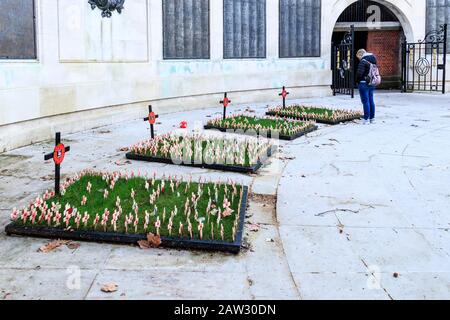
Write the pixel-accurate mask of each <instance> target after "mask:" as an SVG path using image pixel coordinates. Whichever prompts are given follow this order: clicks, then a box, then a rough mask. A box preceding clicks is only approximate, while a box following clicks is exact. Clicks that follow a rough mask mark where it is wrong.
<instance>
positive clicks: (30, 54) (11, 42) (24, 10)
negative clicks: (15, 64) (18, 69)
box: [0, 0, 37, 59]
mask: <svg viewBox="0 0 450 320" xmlns="http://www.w3.org/2000/svg"><path fill="white" fill-rule="evenodd" d="M34 8H35V7H34V0H1V1H0V59H36V58H37V57H36V30H35V19H34V16H35V15H34Z"/></svg>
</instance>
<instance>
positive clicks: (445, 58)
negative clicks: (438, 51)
mask: <svg viewBox="0 0 450 320" xmlns="http://www.w3.org/2000/svg"><path fill="white" fill-rule="evenodd" d="M446 69H447V24H444V69H443V71H442V72H443V77H444V80H443V82H442V94H445V85H446V82H447V79H446V76H447V73H446V71H447V70H446Z"/></svg>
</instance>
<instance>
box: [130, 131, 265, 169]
mask: <svg viewBox="0 0 450 320" xmlns="http://www.w3.org/2000/svg"><path fill="white" fill-rule="evenodd" d="M183 139H184V138H183V137H179V140H178V141H179V142H180V143H181V142H182V141H183ZM212 141H215V142H216V146H220V148H221V150H223V149H224V145H225V144H226V143H227V141H228V140H225V139H216V140H210V141H208V140H203V141H201V149H202V151H203V152H202V159H195V152H193V155H192V157H190V158H188V159H185V157H183V158H182V159H181V160H183V163H186V162H188V163H189V164H193V163H198V162H200V163H208V164H211V160H207V159H205V156H204V155H205V150H209V149H210V148H212V144H211V142H212ZM198 142H199V141H198V140H192V143H191V145H192V150H193V151H195V150H196V148H198ZM162 146H163V141H160V142H159V148H158V152H157V153H156V154H153V152H151V151H150V150H147V151H146V152H143V153H141V152H134V151H133V150H132V151H131V152H132V153H133V154H138V155H144V156H149V157H154V156H157V157H160V158H164V159H168V160H173V159H172V158H171V157H170V154H169V155H168V156H167V155H165V154H163V152H161V147H162ZM268 147H269V146H268ZM265 151H266V152H265V153H264V154H262V156H265V155H267V153H268V151H269V150H268V149H267V150H265ZM239 152H245V160H244V163H233V161H229V160H227V159H226V161H225V162H224V163H217V162H214V163H212V164H221V165H230V166H242V167H252V166H254V165H256V164H257V161H251V159H250V155H249V152H248V148H247V146H245V148H244V150H242V149H240V150H239ZM223 153H225V151H221V154H223ZM229 159H233V158H232V157H231V156H230V157H229ZM259 160H260V161H261V160H262V159H259Z"/></svg>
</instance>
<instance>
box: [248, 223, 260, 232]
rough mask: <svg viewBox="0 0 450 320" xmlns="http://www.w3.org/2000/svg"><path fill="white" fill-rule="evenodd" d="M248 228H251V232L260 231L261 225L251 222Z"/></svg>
mask: <svg viewBox="0 0 450 320" xmlns="http://www.w3.org/2000/svg"><path fill="white" fill-rule="evenodd" d="M248 229H249V230H250V231H251V232H258V231H259V225H257V224H250V225H249V226H248Z"/></svg>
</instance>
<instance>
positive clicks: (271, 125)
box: [205, 115, 317, 140]
mask: <svg viewBox="0 0 450 320" xmlns="http://www.w3.org/2000/svg"><path fill="white" fill-rule="evenodd" d="M205 129H216V130H220V131H222V132H230V131H231V132H233V130H234V132H235V133H241V134H249V135H252V134H254V135H257V134H258V135H261V136H266V137H268V138H278V139H281V140H294V139H297V138H299V137H301V136H303V135H305V134H307V133H310V132H312V131H315V130H317V126H316V124H315V123H314V122H312V121H297V120H290V119H280V118H272V117H264V118H258V117H256V116H248V115H234V116H230V117H228V118H226V119H223V118H219V119H214V120H210V121H208V123H207V125H206V126H205Z"/></svg>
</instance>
